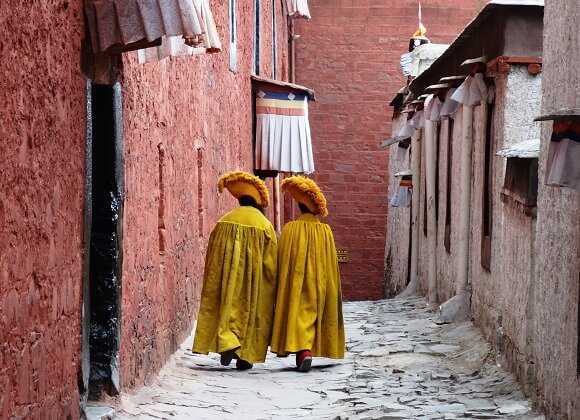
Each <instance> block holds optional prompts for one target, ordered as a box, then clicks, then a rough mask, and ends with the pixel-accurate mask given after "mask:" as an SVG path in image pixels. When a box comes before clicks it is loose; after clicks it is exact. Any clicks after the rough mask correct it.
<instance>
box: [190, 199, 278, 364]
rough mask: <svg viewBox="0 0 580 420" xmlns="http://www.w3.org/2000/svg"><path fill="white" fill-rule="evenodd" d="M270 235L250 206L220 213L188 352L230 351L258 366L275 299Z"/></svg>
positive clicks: (269, 228) (273, 246)
mask: <svg viewBox="0 0 580 420" xmlns="http://www.w3.org/2000/svg"><path fill="white" fill-rule="evenodd" d="M276 251H277V244H276V233H275V232H274V229H273V227H272V224H271V223H270V222H269V221H268V219H267V218H266V217H265V216H264V215H263V214H262V213H261V212H260V211H259V210H257V209H255V208H253V207H248V206H243V207H238V208H237V209H235V210H232V211H231V212H229V213H228V214H226V215H225V216H224V217H223V218H222V219H221V220H220V221H219V222H218V223H217V224H216V226H215V228H214V229H213V231H212V233H211V236H210V238H209V243H208V249H207V255H206V260H205V271H204V279H203V289H202V293H201V302H200V309H199V314H198V318H197V328H196V331H195V338H194V341H193V348H192V351H193V352H194V353H202V354H207V353H208V352H215V353H221V352H224V351H227V350H232V349H235V348H238V347H239V349H238V350H236V354H237V356H238V357H239V358H240V359H243V360H245V361H247V362H250V363H257V362H263V361H264V360H265V358H266V352H267V349H268V344H269V342H270V336H271V330H272V319H273V316H274V300H275V298H276V266H277V264H276V262H277V261H276V260H277V254H276Z"/></svg>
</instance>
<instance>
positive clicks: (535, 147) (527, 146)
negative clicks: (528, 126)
mask: <svg viewBox="0 0 580 420" xmlns="http://www.w3.org/2000/svg"><path fill="white" fill-rule="evenodd" d="M496 154H497V155H498V156H503V157H505V158H514V157H517V158H529V159H533V158H537V157H538V156H539V155H540V139H531V140H525V141H521V142H519V143H515V144H512V145H511V146H508V147H504V148H503V149H501V150H500V151H499V152H497V153H496Z"/></svg>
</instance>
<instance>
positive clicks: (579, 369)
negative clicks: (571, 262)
mask: <svg viewBox="0 0 580 420" xmlns="http://www.w3.org/2000/svg"><path fill="white" fill-rule="evenodd" d="M577 302H578V321H577V322H578V335H577V337H578V346H577V347H576V359H577V360H576V373H578V374H579V375H580V273H578V300H577Z"/></svg>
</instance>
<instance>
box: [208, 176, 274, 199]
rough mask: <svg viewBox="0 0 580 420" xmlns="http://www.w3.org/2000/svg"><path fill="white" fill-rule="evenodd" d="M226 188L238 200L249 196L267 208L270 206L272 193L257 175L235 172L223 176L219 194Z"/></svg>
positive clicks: (219, 184) (219, 185) (219, 183)
mask: <svg viewBox="0 0 580 420" xmlns="http://www.w3.org/2000/svg"><path fill="white" fill-rule="evenodd" d="M224 188H227V190H228V191H229V192H230V193H231V194H232V195H233V196H234V197H236V198H240V197H242V196H244V195H248V196H250V197H252V198H253V199H254V200H256V203H257V204H258V205H259V206H260V207H262V208H266V207H268V206H269V205H270V193H269V192H268V188H267V187H266V183H265V182H264V181H262V180H261V179H260V178H258V177H257V176H255V175H252V174H249V173H247V172H243V171H234V172H228V173H225V174H223V175H222V176H221V177H220V180H219V182H218V190H219V192H220V193H221V192H223V190H224Z"/></svg>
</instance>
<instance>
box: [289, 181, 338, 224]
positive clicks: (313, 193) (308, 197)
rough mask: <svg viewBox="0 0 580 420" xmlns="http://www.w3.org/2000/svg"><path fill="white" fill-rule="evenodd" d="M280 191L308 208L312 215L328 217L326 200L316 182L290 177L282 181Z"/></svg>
mask: <svg viewBox="0 0 580 420" xmlns="http://www.w3.org/2000/svg"><path fill="white" fill-rule="evenodd" d="M280 190H282V192H289V193H290V195H292V197H294V199H295V200H296V201H298V202H299V203H302V204H304V205H305V206H306V207H308V210H310V211H311V212H312V213H313V214H320V215H321V216H326V215H328V209H327V208H326V198H325V197H324V194H322V191H320V188H319V187H318V185H316V182H314V181H313V180H311V179H310V178H306V177H303V176H300V175H296V176H291V177H289V178H286V179H285V180H284V181H282V184H281V185H280Z"/></svg>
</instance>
